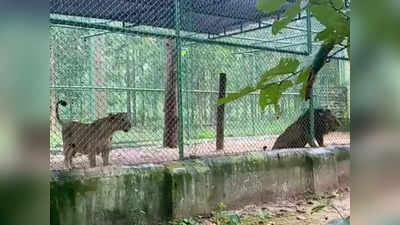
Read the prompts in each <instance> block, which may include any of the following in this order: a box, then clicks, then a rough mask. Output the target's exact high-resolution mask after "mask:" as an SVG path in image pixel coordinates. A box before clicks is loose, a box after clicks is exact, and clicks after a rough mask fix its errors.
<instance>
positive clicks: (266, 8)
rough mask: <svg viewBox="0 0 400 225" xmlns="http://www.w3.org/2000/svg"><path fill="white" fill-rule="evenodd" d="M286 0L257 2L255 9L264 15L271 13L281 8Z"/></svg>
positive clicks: (260, 0) (261, 0) (262, 0)
mask: <svg viewBox="0 0 400 225" xmlns="http://www.w3.org/2000/svg"><path fill="white" fill-rule="evenodd" d="M285 2H286V0H259V1H258V2H257V9H258V10H260V11H263V12H265V13H271V12H274V11H277V10H279V9H281V8H282V6H283V4H285Z"/></svg>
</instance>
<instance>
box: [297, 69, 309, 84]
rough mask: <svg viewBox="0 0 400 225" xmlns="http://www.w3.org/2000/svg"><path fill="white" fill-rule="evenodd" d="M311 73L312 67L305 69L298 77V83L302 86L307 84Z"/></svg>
mask: <svg viewBox="0 0 400 225" xmlns="http://www.w3.org/2000/svg"><path fill="white" fill-rule="evenodd" d="M310 72H311V67H307V68H303V70H302V71H301V73H300V74H299V75H298V76H297V80H296V83H297V84H300V83H304V82H306V81H307V79H308V76H309V75H310Z"/></svg>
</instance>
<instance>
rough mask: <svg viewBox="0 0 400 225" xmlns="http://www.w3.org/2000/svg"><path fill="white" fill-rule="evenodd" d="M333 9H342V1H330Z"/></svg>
mask: <svg viewBox="0 0 400 225" xmlns="http://www.w3.org/2000/svg"><path fill="white" fill-rule="evenodd" d="M332 4H333V7H335V9H343V8H344V1H343V0H332Z"/></svg>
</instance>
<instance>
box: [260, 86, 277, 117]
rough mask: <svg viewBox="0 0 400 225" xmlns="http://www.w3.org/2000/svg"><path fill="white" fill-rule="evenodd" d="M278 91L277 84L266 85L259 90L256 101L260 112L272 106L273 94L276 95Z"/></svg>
mask: <svg viewBox="0 0 400 225" xmlns="http://www.w3.org/2000/svg"><path fill="white" fill-rule="evenodd" d="M278 90H279V84H278V83H272V84H268V85H266V86H265V87H264V88H263V89H261V91H260V97H259V99H258V105H259V106H260V108H261V110H265V108H266V107H267V106H268V105H270V104H274V102H273V101H274V94H275V93H277V92H278Z"/></svg>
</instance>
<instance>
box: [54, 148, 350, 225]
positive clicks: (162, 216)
mask: <svg viewBox="0 0 400 225" xmlns="http://www.w3.org/2000/svg"><path fill="white" fill-rule="evenodd" d="M349 149H350V147H349V146H340V147H338V146H337V147H330V148H320V149H312V150H305V149H291V150H279V151H269V152H257V153H250V154H247V155H241V156H222V157H216V158H204V159H196V160H187V161H182V162H171V163H168V164H165V165H143V166H136V167H122V168H121V167H119V168H113V167H107V168H94V169H90V170H86V171H74V172H73V173H66V172H58V173H56V172H52V179H51V183H50V187H51V191H50V195H51V211H50V213H51V224H62V225H64V224H65V225H67V224H74V225H79V224H96V225H102V224H158V223H167V222H168V221H169V220H171V219H172V218H177V217H189V216H192V215H195V214H208V213H210V212H211V210H212V209H214V208H215V206H216V204H217V203H219V202H224V203H225V204H226V205H227V206H229V207H230V208H237V207H241V206H244V205H246V204H249V203H262V202H268V201H277V200H279V199H286V198H289V197H292V196H296V195H302V194H304V193H306V192H310V191H311V192H314V193H321V192H329V191H332V190H334V189H336V188H337V187H339V186H347V185H349V174H350V154H349Z"/></svg>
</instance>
